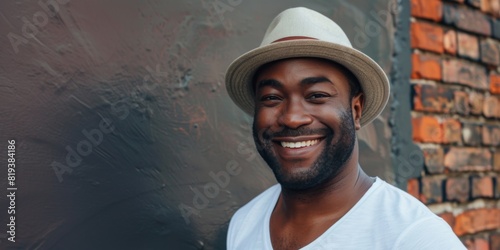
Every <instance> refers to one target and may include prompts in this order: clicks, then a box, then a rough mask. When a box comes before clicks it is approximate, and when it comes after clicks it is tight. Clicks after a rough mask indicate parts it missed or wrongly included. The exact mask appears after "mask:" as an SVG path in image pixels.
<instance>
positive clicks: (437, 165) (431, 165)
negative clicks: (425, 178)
mask: <svg viewBox="0 0 500 250" xmlns="http://www.w3.org/2000/svg"><path fill="white" fill-rule="evenodd" d="M422 152H423V154H424V159H425V160H424V161H425V169H426V170H427V172H429V173H431V174H439V173H442V172H443V171H444V165H443V163H444V150H443V148H441V147H436V148H422Z"/></svg>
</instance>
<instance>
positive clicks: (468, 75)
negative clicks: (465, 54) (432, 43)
mask: <svg viewBox="0 0 500 250" xmlns="http://www.w3.org/2000/svg"><path fill="white" fill-rule="evenodd" d="M443 81H444V82H448V83H459V84H464V85H467V86H470V87H472V88H478V89H488V88H489V86H488V85H489V84H488V77H487V75H486V68H485V67H484V66H482V65H479V64H475V63H470V62H467V61H464V60H456V59H449V60H445V61H443Z"/></svg>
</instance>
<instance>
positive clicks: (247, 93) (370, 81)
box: [225, 39, 390, 127]
mask: <svg viewBox="0 0 500 250" xmlns="http://www.w3.org/2000/svg"><path fill="white" fill-rule="evenodd" d="M296 57H315V58H323V59H328V60H331V61H334V62H337V63H339V64H341V65H343V66H344V67H346V68H347V69H349V70H350V71H351V72H352V73H353V74H354V75H355V76H356V77H357V78H358V81H359V83H360V85H361V88H362V90H363V94H364V97H365V101H364V106H363V110H362V115H361V120H360V124H361V127H363V126H364V125H366V124H368V123H370V122H371V121H373V120H374V119H375V118H376V117H377V116H378V115H379V114H380V113H381V112H382V110H383V109H384V107H385V105H386V104H387V101H388V100H389V93H390V86H389V80H388V79H387V75H386V74H385V72H384V71H383V70H382V68H380V66H379V65H378V64H377V63H376V62H375V61H373V60H372V59H371V58H370V57H368V56H367V55H365V54H364V53H362V52H360V51H358V50H356V49H353V48H349V47H346V46H342V45H338V44H334V43H330V42H325V41H318V40H305V39H303V40H290V41H283V42H278V43H272V44H269V45H266V46H262V47H259V48H256V49H254V50H251V51H249V52H247V53H245V54H243V55H242V56H240V57H238V58H237V59H236V60H234V61H233V62H232V63H231V65H230V66H229V68H228V69H227V72H226V77H225V78H226V89H227V92H228V94H229V96H230V97H231V99H232V100H233V101H234V103H235V104H236V105H237V106H238V107H240V108H241V109H242V110H243V111H245V112H246V113H247V114H249V115H252V116H253V114H254V105H255V100H254V93H253V87H252V84H253V82H252V81H253V76H254V74H255V72H256V70H257V69H258V68H259V67H260V66H262V65H264V64H266V63H269V62H272V61H276V60H280V59H287V58H296Z"/></svg>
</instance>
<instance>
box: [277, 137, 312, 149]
mask: <svg viewBox="0 0 500 250" xmlns="http://www.w3.org/2000/svg"><path fill="white" fill-rule="evenodd" d="M318 142H319V139H316V140H309V141H299V142H286V141H282V142H281V146H282V147H284V148H303V147H309V146H312V145H315V144H316V143H318Z"/></svg>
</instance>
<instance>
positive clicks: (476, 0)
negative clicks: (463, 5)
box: [466, 0, 481, 8]
mask: <svg viewBox="0 0 500 250" xmlns="http://www.w3.org/2000/svg"><path fill="white" fill-rule="evenodd" d="M466 2H467V4H469V5H471V6H474V7H476V8H479V7H481V0H467V1H466Z"/></svg>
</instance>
